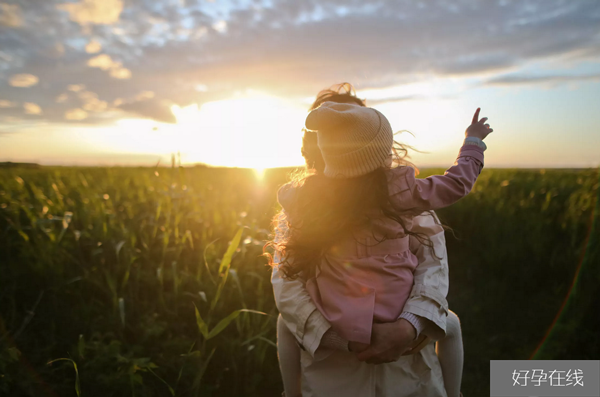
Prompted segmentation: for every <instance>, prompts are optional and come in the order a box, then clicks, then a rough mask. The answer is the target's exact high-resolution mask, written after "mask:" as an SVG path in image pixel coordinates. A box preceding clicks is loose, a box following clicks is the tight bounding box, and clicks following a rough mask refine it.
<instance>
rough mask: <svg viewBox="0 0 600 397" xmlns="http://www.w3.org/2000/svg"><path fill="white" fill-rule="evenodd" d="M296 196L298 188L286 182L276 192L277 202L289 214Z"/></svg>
mask: <svg viewBox="0 0 600 397" xmlns="http://www.w3.org/2000/svg"><path fill="white" fill-rule="evenodd" d="M297 194H298V186H296V185H294V184H293V183H292V182H288V183H286V184H285V185H283V186H281V187H280V188H279V190H278V191H277V202H278V203H279V205H281V208H283V209H284V210H286V211H287V212H289V211H290V209H291V208H292V207H293V205H294V202H295V201H296V196H297Z"/></svg>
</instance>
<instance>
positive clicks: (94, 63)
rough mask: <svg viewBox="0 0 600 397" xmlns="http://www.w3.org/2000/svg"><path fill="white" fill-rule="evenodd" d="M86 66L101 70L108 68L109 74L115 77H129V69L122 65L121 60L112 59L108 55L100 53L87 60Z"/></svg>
mask: <svg viewBox="0 0 600 397" xmlns="http://www.w3.org/2000/svg"><path fill="white" fill-rule="evenodd" d="M87 64H88V66H89V67H91V68H98V69H101V70H108V71H109V74H110V75H111V76H112V77H114V78H116V79H129V78H131V71H130V70H129V69H127V68H124V67H123V64H122V63H121V62H116V61H113V60H112V58H111V57H110V55H107V54H100V55H98V56H96V57H94V58H91V59H90V60H89V61H88V63H87Z"/></svg>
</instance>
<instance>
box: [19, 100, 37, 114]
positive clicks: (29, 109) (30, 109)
mask: <svg viewBox="0 0 600 397" xmlns="http://www.w3.org/2000/svg"><path fill="white" fill-rule="evenodd" d="M23 109H25V114H42V108H41V107H40V105H38V104H37V103H32V102H25V103H24V104H23Z"/></svg>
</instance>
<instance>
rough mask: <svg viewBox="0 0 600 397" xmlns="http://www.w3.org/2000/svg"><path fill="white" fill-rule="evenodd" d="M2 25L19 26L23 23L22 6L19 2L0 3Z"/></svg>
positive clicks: (0, 23) (0, 22)
mask: <svg viewBox="0 0 600 397" xmlns="http://www.w3.org/2000/svg"><path fill="white" fill-rule="evenodd" d="M0 25H3V26H7V27H9V28H17V27H19V26H21V25H23V18H22V16H21V8H20V7H19V5H18V4H6V3H0Z"/></svg>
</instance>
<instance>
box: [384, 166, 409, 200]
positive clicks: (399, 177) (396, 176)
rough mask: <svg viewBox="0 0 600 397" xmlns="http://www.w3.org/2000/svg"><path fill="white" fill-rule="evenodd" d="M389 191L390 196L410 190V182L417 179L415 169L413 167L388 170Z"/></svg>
mask: <svg viewBox="0 0 600 397" xmlns="http://www.w3.org/2000/svg"><path fill="white" fill-rule="evenodd" d="M386 176H387V182H388V191H389V193H390V195H393V194H397V193H401V192H403V191H406V190H410V181H411V180H414V178H415V169H414V168H413V167H411V166H399V167H395V168H389V169H386Z"/></svg>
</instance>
